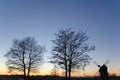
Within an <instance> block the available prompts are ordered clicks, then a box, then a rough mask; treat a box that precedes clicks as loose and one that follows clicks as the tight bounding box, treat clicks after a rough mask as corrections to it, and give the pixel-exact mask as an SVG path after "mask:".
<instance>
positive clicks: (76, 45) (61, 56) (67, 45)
mask: <svg viewBox="0 0 120 80" xmlns="http://www.w3.org/2000/svg"><path fill="white" fill-rule="evenodd" d="M55 36H56V39H55V40H52V42H53V44H54V46H53V49H52V56H51V63H56V64H57V65H58V66H60V67H61V68H62V69H63V70H65V77H66V78H67V76H68V75H69V79H70V77H71V71H72V70H75V69H80V68H83V67H85V66H86V65H88V64H89V62H90V60H91V58H90V56H89V55H88V54H87V52H90V51H91V50H94V49H95V46H89V44H87V43H86V41H87V40H88V39H89V37H88V36H87V35H86V32H82V31H80V32H78V33H77V32H75V31H72V30H71V28H68V29H65V30H64V29H62V30H59V32H58V33H57V34H55Z"/></svg>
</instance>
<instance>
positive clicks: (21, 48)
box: [5, 37, 45, 80]
mask: <svg viewBox="0 0 120 80" xmlns="http://www.w3.org/2000/svg"><path fill="white" fill-rule="evenodd" d="M44 50H45V49H44V47H42V46H41V45H39V44H38V43H37V41H36V40H35V38H32V37H27V38H24V39H22V40H18V39H15V40H14V41H13V45H12V47H11V48H10V50H9V51H8V52H7V54H5V57H6V58H7V62H6V65H7V67H8V70H9V71H10V72H13V71H21V72H23V73H24V80H26V79H27V78H28V77H29V75H30V72H36V71H37V70H38V68H39V65H40V64H41V63H42V60H43V58H42V54H43V52H44Z"/></svg>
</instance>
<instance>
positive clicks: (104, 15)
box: [0, 0, 120, 75]
mask: <svg viewBox="0 0 120 80" xmlns="http://www.w3.org/2000/svg"><path fill="white" fill-rule="evenodd" d="M68 27H71V28H72V30H76V31H79V30H82V31H87V35H88V36H90V40H89V41H88V43H90V44H91V45H95V46H96V50H95V51H93V52H91V53H89V54H90V56H91V57H92V58H93V60H92V61H91V64H90V65H89V66H87V67H86V75H90V74H91V75H95V73H96V72H97V70H98V68H97V66H96V65H95V64H94V63H93V61H96V62H98V63H99V64H101V65H102V64H103V63H104V62H105V61H106V60H109V61H110V63H109V64H108V69H109V72H110V73H112V74H113V73H116V74H118V75H120V63H119V60H120V0H0V73H1V74H6V73H7V69H6V66H5V61H6V58H5V57H3V55H4V54H6V53H7V51H8V50H9V49H10V47H11V45H12V41H13V39H15V38H17V39H22V38H24V37H27V36H31V37H35V38H36V40H37V41H38V42H39V43H40V44H41V45H44V46H46V50H47V51H46V52H45V54H44V60H45V61H48V56H50V51H51V49H52V42H51V41H50V40H53V39H55V36H54V33H57V32H58V30H59V29H62V28H65V29H66V28H68ZM48 66H49V67H48ZM51 68H52V65H51V64H48V63H45V64H43V65H42V70H40V71H41V73H42V74H48V73H49V71H50V70H51ZM76 74H77V75H83V72H82V71H79V72H76Z"/></svg>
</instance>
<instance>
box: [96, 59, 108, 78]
mask: <svg viewBox="0 0 120 80" xmlns="http://www.w3.org/2000/svg"><path fill="white" fill-rule="evenodd" d="M108 63H109V60H107V61H106V62H105V63H104V64H103V65H107V64H108ZM94 64H95V65H97V67H99V68H101V67H102V66H103V65H99V64H98V63H97V62H95V61H94ZM95 76H100V74H99V70H98V71H97V72H96V73H95Z"/></svg>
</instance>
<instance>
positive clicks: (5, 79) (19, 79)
mask: <svg viewBox="0 0 120 80" xmlns="http://www.w3.org/2000/svg"><path fill="white" fill-rule="evenodd" d="M0 80H23V76H20V75H12V76H8V75H0ZM29 80H66V79H65V78H64V77H59V76H31V77H30V79H29ZM68 80H69V79H68ZM71 80H100V79H99V77H87V78H83V77H79V78H71ZM108 80H120V77H109V79H108Z"/></svg>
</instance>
